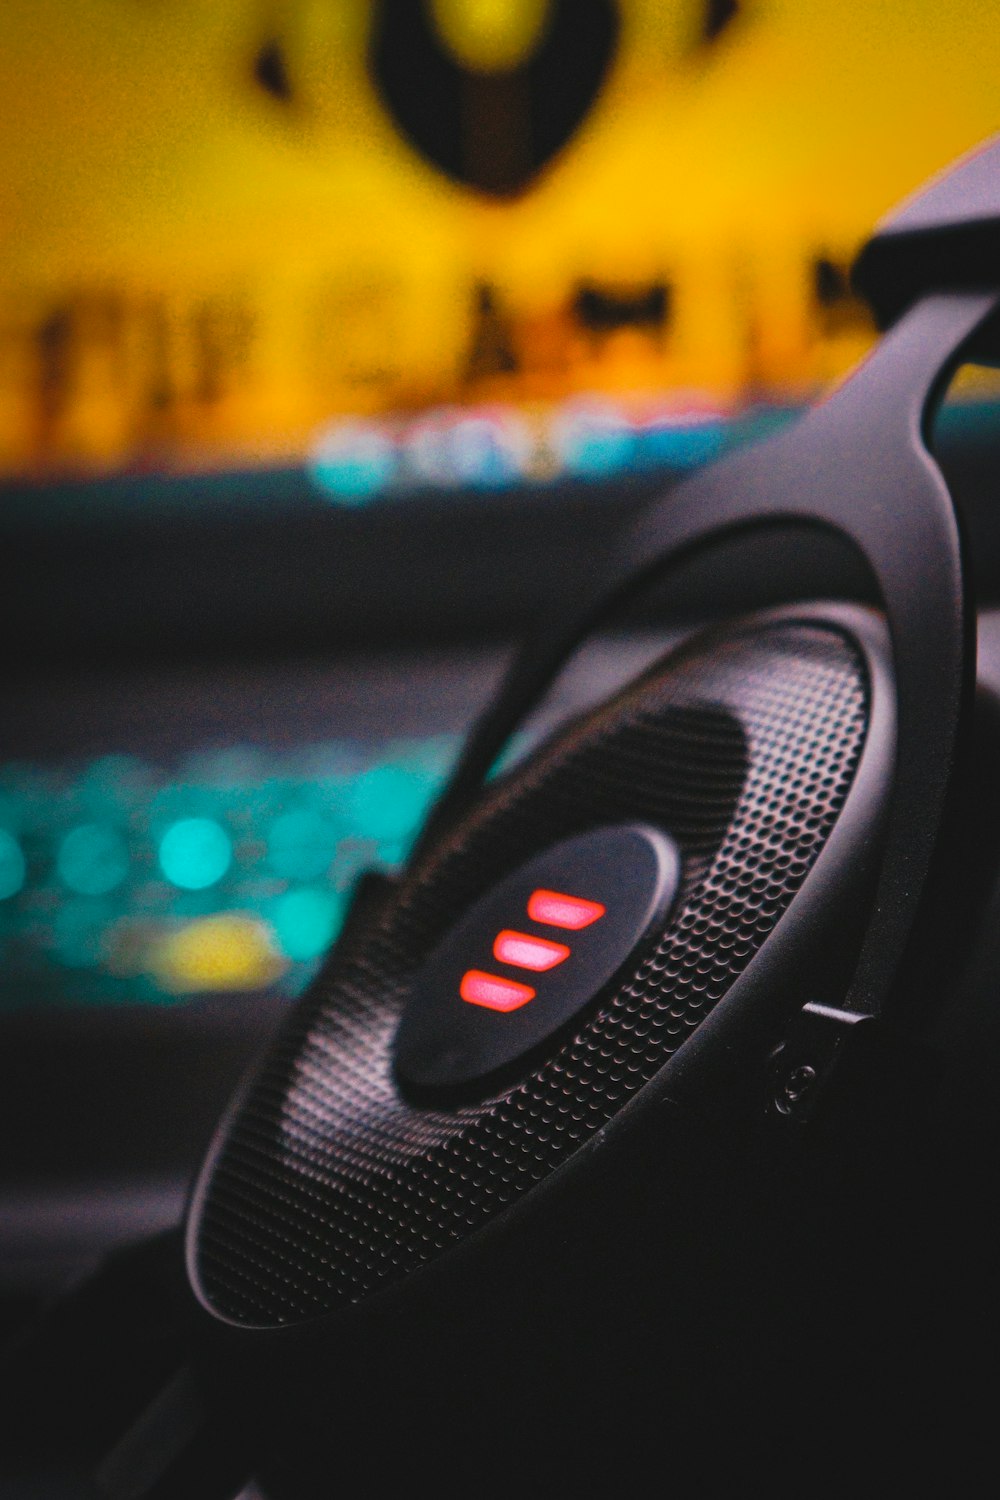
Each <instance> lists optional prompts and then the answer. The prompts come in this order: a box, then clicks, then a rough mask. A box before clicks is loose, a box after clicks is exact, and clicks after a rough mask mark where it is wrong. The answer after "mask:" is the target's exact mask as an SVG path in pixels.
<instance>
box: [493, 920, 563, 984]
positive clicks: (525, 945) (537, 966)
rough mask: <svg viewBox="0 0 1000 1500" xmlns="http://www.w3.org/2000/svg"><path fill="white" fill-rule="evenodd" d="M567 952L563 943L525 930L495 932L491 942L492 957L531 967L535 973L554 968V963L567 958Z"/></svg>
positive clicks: (522, 967) (524, 967)
mask: <svg viewBox="0 0 1000 1500" xmlns="http://www.w3.org/2000/svg"><path fill="white" fill-rule="evenodd" d="M569 952H570V950H569V949H568V948H567V947H566V944H565V943H552V942H550V941H549V939H548V938H541V937H532V936H531V935H530V934H529V933H527V932H511V931H510V930H509V929H505V930H504V931H503V932H499V933H497V937H496V941H495V942H494V944H493V957H494V958H498V959H499V960H500V962H501V963H502V964H513V965H514V967H515V968H517V969H533V970H534V972H535V973H536V974H542V973H544V972H545V970H546V969H554V968H555V966H556V964H561V963H563V962H564V961H565V960H566V959H567V958H569Z"/></svg>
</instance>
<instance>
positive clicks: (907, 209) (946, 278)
mask: <svg viewBox="0 0 1000 1500" xmlns="http://www.w3.org/2000/svg"><path fill="white" fill-rule="evenodd" d="M998 266H1000V136H998V137H994V139H993V140H991V141H988V142H986V143H985V144H984V145H982V146H981V147H979V149H978V150H976V151H973V152H972V153H971V154H970V155H969V156H967V157H965V158H964V160H963V161H961V162H959V163H958V165H957V166H953V167H951V168H949V170H948V171H947V172H944V173H942V174H941V175H940V176H939V177H936V178H935V179H934V180H933V181H932V182H930V183H929V184H928V185H927V186H926V187H923V188H921V189H920V191H919V192H918V193H916V194H914V196H913V197H912V198H910V199H908V200H907V201H906V202H905V203H904V204H903V205H902V207H900V208H897V209H894V210H893V212H892V213H891V214H889V215H888V217H887V218H885V219H883V220H882V222H881V223H880V224H879V225H878V227H877V228H876V230H875V234H874V235H873V236H872V238H871V239H870V240H869V242H868V244H867V245H866V246H865V248H864V249H863V251H862V252H861V254H860V256H859V257H858V260H857V264H856V265H855V267H854V282H855V285H856V286H857V288H858V290H859V291H860V292H861V294H862V296H863V297H865V298H866V300H867V301H868V302H869V303H870V304H871V306H872V308H873V309H874V311H875V315H876V317H877V319H878V321H879V324H880V326H881V327H883V328H887V327H888V326H889V325H890V324H891V323H893V322H895V320H896V319H897V318H898V317H899V316H900V314H901V313H902V312H904V311H905V309H906V308H907V307H909V306H910V305H911V304H912V303H914V302H915V301H917V300H918V298H920V297H923V296H926V295H927V294H928V293H930V292H937V291H944V290H954V291H959V290H970V289H975V288H982V287H989V286H995V285H996V281H997V276H998V270H997V268H998ZM977 354H978V356H979V357H980V358H996V357H997V356H998V355H1000V334H998V332H997V330H996V328H993V329H991V330H990V331H989V332H988V333H986V334H984V336H983V337H982V338H981V340H980V343H979V346H978V349H977Z"/></svg>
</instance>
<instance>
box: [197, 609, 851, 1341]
mask: <svg viewBox="0 0 1000 1500" xmlns="http://www.w3.org/2000/svg"><path fill="white" fill-rule="evenodd" d="M866 723H867V683H866V680H865V675H864V669H863V666H862V663H861V661H860V660H859V658H858V656H857V655H856V654H855V652H854V651H853V649H852V648H851V647H850V646H849V645H848V644H847V643H846V642H845V641H844V640H843V638H842V637H841V636H839V635H838V634H836V633H834V632H833V631H832V630H825V629H822V628H820V627H817V626H815V625H806V624H781V625H776V626H772V627H770V628H769V629H767V630H764V631H761V630H757V631H755V632H753V633H750V632H746V633H734V634H733V635H732V636H730V637H729V638H727V639H725V640H724V641H722V642H720V641H719V640H718V639H715V640H714V641H713V642H712V644H711V647H710V648H706V647H702V648H701V649H699V648H697V647H696V648H694V649H693V650H691V651H688V652H686V653H684V654H683V655H681V656H680V657H676V658H674V659H673V660H672V661H670V662H667V663H664V664H662V665H661V666H660V667H658V668H656V669H654V670H653V671H652V672H651V673H648V674H647V675H646V676H645V677H644V678H643V679H642V680H641V681H640V682H639V683H637V684H635V685H633V686H632V687H631V688H630V689H628V690H627V691H626V692H625V693H623V694H622V695H620V696H619V697H618V698H617V699H615V700H613V701H612V702H611V703H610V704H607V705H605V706H604V707H603V708H602V709H600V710H599V711H598V712H596V713H594V714H592V715H590V716H588V717H587V718H586V719H585V720H583V721H582V722H580V723H578V724H576V725H574V726H573V727H571V729H570V730H568V731H567V732H565V733H564V734H563V735H562V736H560V737H559V739H558V740H557V741H556V742H554V743H553V744H551V745H550V746H548V747H546V748H545V749H544V750H543V751H542V752H540V753H539V754H537V755H536V756H535V757H533V758H532V759H531V760H530V761H529V762H528V763H526V764H525V765H524V766H523V767H521V768H520V769H518V770H517V771H515V772H513V773H512V774H511V776H510V777H509V778H507V779H506V780H504V781H503V782H500V783H498V784H497V785H496V786H495V788H494V789H493V790H492V791H491V792H490V794H489V796H488V797H487V798H485V799H484V800H483V801H482V802H481V803H480V805H479V807H478V808H477V810H476V811H475V813H474V814H473V815H471V816H470V817H469V818H468V819H467V820H466V822H465V823H464V824H463V826H462V827H461V828H460V829H459V830H458V831H457V832H456V833H455V834H453V835H452V836H451V837H450V839H449V840H448V841H447V842H446V843H445V844H443V845H441V846H439V847H438V849H437V850H436V851H435V852H434V854H433V856H432V857H431V858H430V859H429V860H428V861H426V862H425V865H424V868H423V869H422V871H421V872H420V879H419V880H413V881H411V882H409V884H408V885H407V887H406V888H405V890H404V891H403V893H402V895H401V897H400V899H399V900H398V902H397V903H396V904H395V906H394V908H393V910H392V911H391V912H390V913H388V914H387V915H386V916H385V917H384V918H383V920H382V921H381V923H380V925H379V926H378V927H377V928H376V930H375V931H374V932H373V933H372V934H371V935H370V938H369V940H368V941H367V942H366V944H365V946H364V950H363V952H360V953H357V954H355V955H353V956H351V957H350V958H349V959H348V960H347V961H345V962H344V963H342V964H341V966H340V968H339V970H336V971H335V970H333V969H331V970H330V971H329V972H328V973H327V974H326V975H324V976H323V978H322V979H321V981H320V982H319V983H318V984H317V985H316V986H315V987H314V990H313V992H312V994H311V995H310V996H309V997H308V998H307V999H306V1001H305V1002H304V1004H303V1005H302V1006H301V1007H300V1009H299V1011H298V1012H297V1014H296V1016H295V1017H294V1018H293V1021H292V1023H291V1024H290V1026H289V1027H288V1028H287V1029H286V1031H285V1033H284V1035H283V1037H282V1038H281V1039H280V1041H279V1043H278V1044H277V1046H276V1047H275V1049H274V1051H273V1052H272V1054H271V1056H270V1058H269V1060H268V1062H267V1063H266V1066H265V1067H264V1069H263V1071H262V1073H261V1075H260V1077H259V1079H258V1080H257V1082H256V1085H255V1087H254V1088H253V1090H252V1091H251V1093H250V1095H249V1096H248V1098H247V1100H246V1102H245V1103H244V1105H243V1106H242V1109H241V1110H240V1112H239V1114H238V1116H237V1118H236V1120H235V1123H234V1125H233V1127H232V1129H231V1131H230V1134H229V1137H228V1139H227V1141H226V1144H225V1145H224V1147H223V1149H222V1151H221V1152H220V1155H219V1157H218V1160H217V1163H216V1167H215V1171H214V1175H213V1178H212V1181H211V1183H210V1187H209V1191H208V1192H207V1194H206V1196H205V1199H204V1204H203V1208H202V1218H201V1223H200V1226H199V1234H198V1275H199V1279H200V1282H201V1287H202V1290H203V1293H204V1295H205V1296H206V1298H207V1299H208V1301H209V1302H210V1304H211V1305H212V1306H214V1307H215V1308H216V1309H217V1310H218V1311H219V1312H220V1313H221V1314H223V1315H224V1316H226V1317H229V1318H231V1319H233V1320H235V1321H237V1322H243V1323H248V1324H253V1325H273V1324H276V1323H283V1322H291V1321H296V1320H300V1319H303V1318H307V1317H309V1316H311V1315H315V1314H318V1313H320V1312H323V1311H328V1310H330V1309H332V1308H334V1307H336V1306H338V1305H340V1304H342V1303H344V1302H347V1301H356V1300H358V1299H360V1298H362V1297H364V1296H365V1295H367V1294H368V1293H370V1292H371V1291H373V1290H375V1289H377V1288H379V1287H381V1286H383V1285H386V1284H388V1283H390V1282H392V1281H396V1280H398V1279H400V1278H401V1277H403V1276H405V1275H406V1274H407V1273H408V1272H409V1271H411V1270H413V1269H414V1268H416V1267H418V1266H420V1265H421V1264H423V1263H424V1262H426V1261H428V1260H430V1259H431V1258H433V1257H434V1256H436V1255H438V1254H439V1253H440V1252H441V1251H443V1250H445V1249H446V1248H447V1247H448V1246H449V1245H451V1244H453V1243H454V1242H455V1241H457V1240H459V1239H461V1238H462V1237H464V1236H465V1235H466V1234H468V1233H469V1232H470V1231H472V1230H474V1229H475V1228H477V1227H478V1226H479V1225H481V1224H483V1223H484V1222H485V1221H486V1220H488V1219H489V1218H490V1217H491V1216H492V1215H493V1214H495V1213H496V1212H497V1211H498V1210H500V1209H502V1208H503V1207H504V1206H505V1205H506V1204H508V1203H510V1202H511V1201H512V1200H514V1199H515V1198H517V1197H519V1196H520V1195H522V1194H523V1193H524V1192H526V1191H527V1190H529V1189H530V1188H531V1187H532V1186H533V1185H534V1184H535V1183H538V1182H540V1181H541V1180H542V1179H543V1178H544V1177H546V1176H547V1175H548V1174H549V1173H550V1172H551V1171H552V1170H553V1169H554V1168H555V1167H556V1166H558V1165H559V1163H560V1162H561V1161H563V1160H565V1159H566V1158H567V1156H568V1155H569V1154H570V1153H572V1152H573V1151H574V1149H575V1148H576V1147H578V1146H579V1145H580V1144H581V1143H582V1142H583V1141H585V1140H586V1139H587V1138H588V1137H589V1136H590V1135H591V1134H592V1133H593V1132H594V1131H595V1130H597V1129H599V1127H600V1126H602V1125H603V1124H604V1123H605V1122H606V1121H608V1120H609V1119H610V1118H611V1117H612V1116H613V1115H614V1114H615V1112H616V1111H617V1110H618V1109H619V1108H620V1107H621V1106H622V1104H624V1103H625V1102H626V1100H627V1099H628V1098H629V1097H630V1096H631V1095H632V1094H633V1093H634V1092H635V1091H636V1090H637V1089H639V1088H640V1087H641V1086H642V1085H643V1084H644V1083H646V1082H647V1081H648V1080H649V1079H650V1078H652V1077H653V1075H654V1074H655V1073H656V1072H657V1070H658V1069H659V1068H661V1067H662V1065H663V1063H664V1062H665V1061H666V1060H667V1058H669V1057H670V1056H671V1055H672V1054H673V1053H674V1052H675V1051H676V1050H677V1048H678V1047H679V1046H680V1045H681V1043H682V1042H683V1041H684V1039H685V1037H686V1036H688V1035H689V1034H690V1032H691V1031H692V1030H693V1029H694V1028H695V1027H696V1026H697V1025H698V1024H699V1022H700V1021H701V1020H702V1019H703V1018H704V1016H705V1015H706V1014H707V1013H708V1011H709V1010H710V1009H711V1008H712V1006H713V1005H715V1004H716V1002H717V1001H718V1000H719V999H721V997H722V996H723V995H724V994H725V993H726V991H727V990H728V988H729V987H730V985H731V984H732V983H733V980H734V979H735V978H736V977H737V975H738V974H740V973H741V972H742V970H743V969H744V968H745V967H746V965H747V963H748V962H749V961H750V959H751V958H752V957H753V955H754V953H755V952H756V951H757V949H758V948H759V947H760V944H761V943H762V942H763V940H764V938H765V937H766V936H767V934H768V933H769V932H770V931H771V930H772V928H773V927H774V925H775V923H776V922H777V920H778V918H779V917H780V916H781V914H782V912H783V911H784V910H785V908H786V907H787V905H788V903H789V901H790V900H791V898H792V896H793V895H794V893H795V891H796V890H797V889H798V887H799V886H800V885H801V883H802V881H803V879H804V877H805V875H806V874H807V872H808V870H809V868H810V867H811V865H812V863H813V861H814V860H815V858H816V855H817V854H818V852H819V850H820V848H821V847H822V845H823V843H824V841H825V840H826V838H827V836H828V834H829V832H830V829H831V828H832V826H833V823H834V821H835V819H836V817H837V814H838V812H839V810H840V808H841V806H842V805H843V801H844V798H845V796H846V794H847V790H848V787H849V785H850V781H851V777H852V775H853V772H854V768H855V765H856V763H857V759H858V755H859V753H860V749H861V746H862V743H863V738H864V733H865V727H866ZM623 821H633V822H636V821H639V822H645V823H652V824H654V825H658V826H659V827H661V828H663V829H665V830H666V831H667V832H668V833H670V834H671V836H672V837H673V838H674V839H675V840H676V841H677V843H678V844H679V846H680V848H681V851H682V856H683V866H684V872H683V878H682V884H681V889H680V894H679V897H678V900H677V902H676V903H675V906H674V909H673V912H672V914H671V917H670V919H669V926H668V927H667V929H666V931H664V932H662V933H659V934H657V935H656V936H655V938H654V939H652V940H651V942H650V943H649V944H648V945H647V947H646V949H645V951H644V952H642V953H640V954H638V955H637V956H636V959H635V962H634V967H633V968H632V972H631V973H630V974H629V976H628V977H627V979H626V980H625V981H624V982H623V983H621V984H620V985H619V987H618V988H617V991H616V993H614V994H613V995H611V996H610V997H607V998H604V999H602V1000H600V1001H598V1002H597V1003H596V1005H595V1007H593V1008H592V1010H591V1012H590V1014H589V1015H587V1014H586V1013H584V1015H583V1017H581V1019H580V1021H579V1024H578V1027H577V1029H576V1031H575V1033H574V1034H572V1035H570V1036H569V1037H568V1038H562V1039H557V1040H556V1041H554V1042H553V1044H552V1048H553V1050H552V1052H551V1054H550V1055H549V1056H548V1057H547V1058H545V1059H544V1060H542V1061H541V1062H537V1063H536V1064H535V1065H534V1066H533V1070H532V1071H531V1072H530V1073H529V1074H528V1076H525V1077H523V1078H522V1079H520V1080H518V1081H516V1082H515V1083H513V1084H511V1085H510V1086H509V1087H507V1088H505V1089H504V1090H503V1091H502V1092H499V1093H497V1094H494V1095H493V1096H492V1097H490V1098H488V1099H486V1100H483V1101H479V1102H477V1103H475V1104H466V1105H462V1106H461V1107H458V1108H454V1109H445V1108H441V1107H433V1108H431V1107H426V1106H423V1105H421V1104H419V1103H417V1102H415V1101H413V1100H408V1099H406V1098H405V1097H404V1096H403V1095H402V1094H401V1092H400V1090H399V1088H398V1087H397V1085H396V1083H395V1081H394V1078H393V1074H392V1063H391V1047H392V1039H393V1034H394V1031H395V1027H396V1023H397V1021H398V1018H399V1015H400V1012H401V1010H402V1007H403V1004H404V1002H405V999H406V995H407V984H408V979H409V977H410V976H411V975H412V974H413V972H414V970H415V969H416V968H417V967H418V966H419V964H420V963H421V962H422V960H423V959H424V958H425V957H426V955H427V953H428V952H429V951H430V950H431V949H432V947H433V945H434V943H435V942H436V941H437V940H438V939H439V938H440V937H441V936H442V935H443V933H444V932H445V931H446V930H447V927H448V926H449V925H450V923H451V922H452V921H453V920H454V918H455V916H456V915H457V914H459V913H460V912H461V911H462V910H463V909H464V908H465V907H467V906H468V905H469V904H470V903H471V902H472V901H473V900H475V899H476V898H477V897H478V896H479V895H481V894H482V893H483V891H485V890H486V889H488V887H489V886H490V885H491V884H492V883H493V882H494V881H496V880H497V879H498V878H500V877H501V876H503V875H505V874H507V873H508V872H509V871H510V870H512V869H514V868H515V867H516V866H517V865H519V864H521V863H522V862H523V861H524V860H525V859H527V858H529V857H530V856H531V855H533V854H534V853H536V852H537V851H538V850H539V849H541V848H544V847H546V846H547V845H549V844H550V843H553V842H555V841H556V840H557V839H560V838H564V837H567V836H569V835H571V834H573V833H577V832H580V831H582V830H584V829H586V828H591V827H595V826H598V825H600V824H602V823H613V822H623Z"/></svg>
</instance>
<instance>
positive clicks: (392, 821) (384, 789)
mask: <svg viewBox="0 0 1000 1500" xmlns="http://www.w3.org/2000/svg"><path fill="white" fill-rule="evenodd" d="M437 780H438V778H437V777H432V776H430V775H428V773H427V772H426V771H425V770H424V769H423V768H422V767H417V766H414V767H412V768H411V767H409V766H401V765H391V764H389V765H381V766H373V767H372V769H371V770H370V771H365V772H364V774H363V775H361V776H359V777H358V778H357V780H356V781H355V783H354V786H353V787H352V788H351V811H352V813H353V815H354V817H355V819H356V820H357V824H358V831H359V832H360V833H362V834H364V835H365V836H366V837H368V838H371V839H378V840H380V841H381V840H386V841H390V842H395V841H398V840H405V839H406V838H407V836H409V835H412V834H413V833H415V832H416V829H417V827H418V826H419V824H420V821H421V819H422V818H423V815H424V813H425V812H426V810H427V805H428V803H429V802H430V799H431V797H432V795H433V793H434V790H435V787H436V784H437Z"/></svg>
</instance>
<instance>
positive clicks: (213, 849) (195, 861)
mask: <svg viewBox="0 0 1000 1500" xmlns="http://www.w3.org/2000/svg"><path fill="white" fill-rule="evenodd" d="M232 857H233V846H232V844H231V843H230V842H229V835H228V834H227V833H226V830H225V829H224V828H223V827H222V826H221V825H220V824H219V823H217V822H216V821H215V819H214V818H181V819H180V821H179V822H177V823H172V824H171V825H170V827H169V828H168V829H167V831H166V833H165V834H164V835H163V837H162V839H161V840H160V869H161V870H162V871H163V873H164V875H165V876H166V877H167V879H168V880H169V881H170V883H171V885H176V886H178V887H179V888H180V889H181V890H182V891H203V890H206V889H207V888H208V886H210V885H215V883H216V881H219V880H221V879H222V877H223V875H225V873H226V871H227V870H228V869H229V866H230V863H231V861H232Z"/></svg>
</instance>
